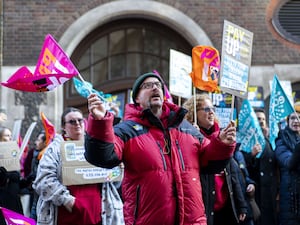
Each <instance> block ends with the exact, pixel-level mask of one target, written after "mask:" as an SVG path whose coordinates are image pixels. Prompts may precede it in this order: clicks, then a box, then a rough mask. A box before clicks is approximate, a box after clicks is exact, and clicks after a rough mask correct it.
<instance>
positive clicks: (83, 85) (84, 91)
mask: <svg viewBox="0 0 300 225" xmlns="http://www.w3.org/2000/svg"><path fill="white" fill-rule="evenodd" d="M73 84H74V87H75V89H76V91H77V92H78V94H80V95H81V96H82V97H84V98H87V97H88V96H89V95H90V94H91V93H95V94H97V95H98V96H99V97H100V98H101V99H102V100H108V99H109V98H111V94H104V93H103V92H102V91H97V90H95V89H94V88H93V85H92V84H91V83H90V82H87V81H84V82H82V81H81V80H79V79H77V78H76V77H73Z"/></svg>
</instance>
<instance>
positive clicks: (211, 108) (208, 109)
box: [199, 107, 216, 113]
mask: <svg viewBox="0 0 300 225" xmlns="http://www.w3.org/2000/svg"><path fill="white" fill-rule="evenodd" d="M199 110H203V111H204V112H206V113H208V112H215V111H216V109H215V107H205V108H200V109H199Z"/></svg>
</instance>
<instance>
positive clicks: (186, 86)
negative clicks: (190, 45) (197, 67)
mask: <svg viewBox="0 0 300 225" xmlns="http://www.w3.org/2000/svg"><path fill="white" fill-rule="evenodd" d="M191 70H192V59H191V57H190V56H188V55H186V54H183V53H181V52H178V51H175V50H173V49H171V50H170V74H169V89H170V93H171V94H173V95H176V96H179V97H182V98H190V97H191V96H192V80H191V77H190V76H189V73H190V72H191Z"/></svg>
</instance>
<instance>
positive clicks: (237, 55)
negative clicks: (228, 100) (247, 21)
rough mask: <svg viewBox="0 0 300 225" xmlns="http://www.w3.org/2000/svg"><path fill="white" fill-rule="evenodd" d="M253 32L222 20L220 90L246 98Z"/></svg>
mask: <svg viewBox="0 0 300 225" xmlns="http://www.w3.org/2000/svg"><path fill="white" fill-rule="evenodd" d="M252 42H253V33H252V32H250V31H248V30H246V29H244V28H242V27H240V26H237V25H235V24H233V23H231V22H229V21H227V20H225V21H224V28H223V40H222V62H221V77H220V88H221V90H223V91H225V92H227V93H231V94H233V95H236V96H239V97H241V98H247V95H248V92H247V91H248V85H249V74H250V66H251V57H252Z"/></svg>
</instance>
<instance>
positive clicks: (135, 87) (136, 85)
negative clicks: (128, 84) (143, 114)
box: [132, 73, 165, 104]
mask: <svg viewBox="0 0 300 225" xmlns="http://www.w3.org/2000/svg"><path fill="white" fill-rule="evenodd" d="M148 77H155V78H157V79H158V80H159V81H160V83H161V86H162V90H163V93H165V89H164V81H163V80H162V78H161V77H160V76H158V75H157V74H155V73H145V74H143V75H141V76H139V77H138V78H137V79H136V81H135V82H134V84H133V86H132V100H133V102H134V104H136V102H135V98H136V96H137V94H138V93H139V90H140V86H141V84H142V83H143V81H144V80H145V79H146V78H148Z"/></svg>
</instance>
